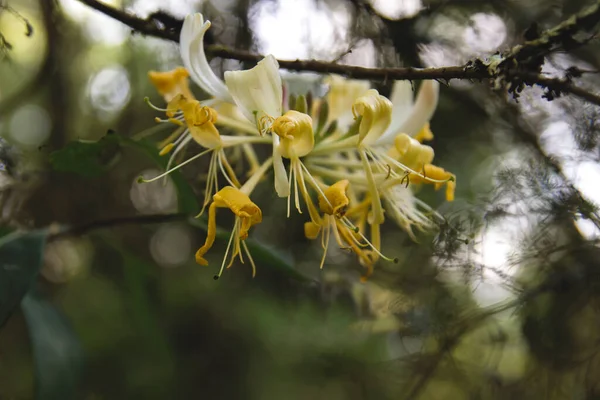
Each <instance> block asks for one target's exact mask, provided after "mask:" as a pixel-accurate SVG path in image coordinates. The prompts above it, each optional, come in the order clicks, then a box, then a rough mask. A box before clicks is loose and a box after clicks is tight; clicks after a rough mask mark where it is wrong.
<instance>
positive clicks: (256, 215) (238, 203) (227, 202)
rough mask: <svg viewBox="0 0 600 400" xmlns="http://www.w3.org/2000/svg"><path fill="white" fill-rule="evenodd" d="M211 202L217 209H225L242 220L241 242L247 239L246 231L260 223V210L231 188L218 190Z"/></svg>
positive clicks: (246, 197) (248, 198) (246, 196)
mask: <svg viewBox="0 0 600 400" xmlns="http://www.w3.org/2000/svg"><path fill="white" fill-rule="evenodd" d="M213 200H214V202H215V204H217V207H227V208H229V209H230V210H231V212H232V213H234V214H235V215H236V216H238V217H240V218H241V219H242V224H241V228H240V239H242V240H244V239H246V238H247V237H248V230H249V229H250V228H251V227H252V226H253V225H256V224H259V223H261V222H262V211H261V210H260V208H259V207H258V206H257V205H256V204H254V203H253V202H252V200H250V197H248V195H246V194H245V193H243V192H242V191H240V190H239V189H236V188H234V187H233V186H225V187H224V188H223V189H221V190H219V191H218V192H217V193H215V195H214V196H213Z"/></svg>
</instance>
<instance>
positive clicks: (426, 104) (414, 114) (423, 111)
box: [400, 80, 440, 136]
mask: <svg viewBox="0 0 600 400" xmlns="http://www.w3.org/2000/svg"><path fill="white" fill-rule="evenodd" d="M439 94H440V84H439V83H437V81H431V80H429V81H425V82H423V84H422V85H421V88H420V89H419V94H418V95H417V101H415V105H414V106H413V108H412V110H411V113H410V115H409V116H408V118H407V119H406V121H404V123H403V124H402V126H401V127H400V132H404V133H406V134H408V135H410V136H415V135H416V134H417V133H419V131H420V130H421V129H422V128H423V126H424V125H425V124H426V123H427V122H429V120H431V116H432V115H433V113H434V112H435V109H436V107H437V103H438V98H439Z"/></svg>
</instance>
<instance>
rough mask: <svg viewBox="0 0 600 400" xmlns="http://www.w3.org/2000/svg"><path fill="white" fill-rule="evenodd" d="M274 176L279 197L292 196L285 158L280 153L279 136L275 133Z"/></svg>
mask: <svg viewBox="0 0 600 400" xmlns="http://www.w3.org/2000/svg"><path fill="white" fill-rule="evenodd" d="M273 175H274V176H275V191H276V192H277V195H278V196H279V197H288V196H289V195H290V182H289V180H288V177H287V171H286V170H285V165H283V158H282V156H281V152H280V151H279V136H277V134H275V133H273Z"/></svg>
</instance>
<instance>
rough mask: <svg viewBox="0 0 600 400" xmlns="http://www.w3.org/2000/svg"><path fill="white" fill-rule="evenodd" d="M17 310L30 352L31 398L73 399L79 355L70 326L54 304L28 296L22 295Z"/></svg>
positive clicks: (37, 297) (75, 339) (76, 341)
mask: <svg viewBox="0 0 600 400" xmlns="http://www.w3.org/2000/svg"><path fill="white" fill-rule="evenodd" d="M21 309H22V310H23V314H24V315H25V319H26V320H27V325H28V327H29V336H30V340H31V347H32V349H33V358H34V364H35V377H36V379H35V380H36V388H35V392H36V395H35V398H36V399H38V400H53V399H57V400H58V399H60V400H68V399H73V398H75V397H76V396H75V395H76V393H75V392H76V388H77V382H78V381H79V376H80V371H81V367H82V360H83V356H82V349H81V346H80V344H79V341H78V340H77V337H76V336H75V333H74V332H73V329H72V328H71V325H70V324H69V322H68V321H67V320H66V318H65V316H64V315H63V314H62V313H61V312H60V311H59V310H58V309H57V308H56V307H54V305H52V304H51V303H50V302H48V301H46V300H44V299H42V298H40V297H39V296H36V295H34V294H32V293H29V294H28V295H27V296H25V298H24V299H23V302H22V303H21Z"/></svg>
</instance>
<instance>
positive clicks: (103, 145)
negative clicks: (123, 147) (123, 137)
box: [50, 133, 119, 178]
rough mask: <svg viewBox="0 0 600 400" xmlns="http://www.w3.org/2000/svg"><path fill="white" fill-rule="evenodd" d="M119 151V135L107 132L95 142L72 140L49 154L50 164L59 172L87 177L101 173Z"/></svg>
mask: <svg viewBox="0 0 600 400" xmlns="http://www.w3.org/2000/svg"><path fill="white" fill-rule="evenodd" d="M118 153H119V137H118V136H117V135H115V134H113V133H109V134H107V135H106V136H104V137H103V138H102V139H100V140H99V141H97V142H84V141H74V142H71V143H68V144H67V145H66V146H65V147H64V148H62V149H60V150H57V151H55V152H53V153H52V154H50V164H51V165H52V167H53V168H54V169H55V170H57V171H61V172H72V173H75V174H78V175H81V176H85V177H88V178H92V177H96V176H100V175H102V174H103V173H104V172H106V171H107V170H108V169H109V168H110V161H111V160H113V159H114V158H115V157H116V155H117V154H118Z"/></svg>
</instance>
